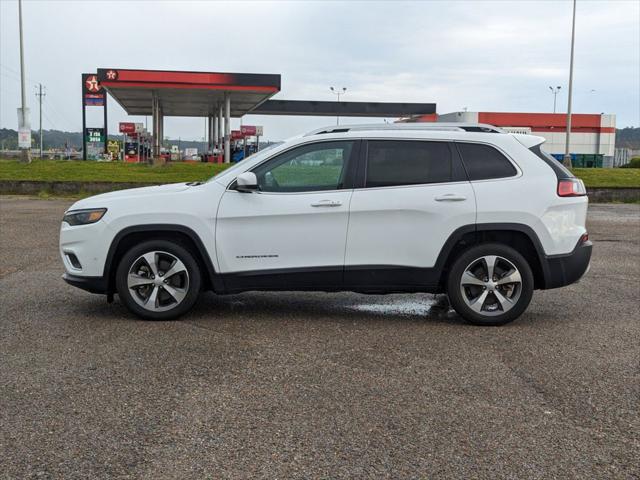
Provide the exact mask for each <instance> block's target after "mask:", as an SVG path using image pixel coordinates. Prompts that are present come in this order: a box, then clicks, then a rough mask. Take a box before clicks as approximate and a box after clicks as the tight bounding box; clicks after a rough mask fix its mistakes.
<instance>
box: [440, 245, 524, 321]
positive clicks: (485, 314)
mask: <svg viewBox="0 0 640 480" xmlns="http://www.w3.org/2000/svg"><path fill="white" fill-rule="evenodd" d="M486 256H497V257H501V259H500V260H499V261H498V262H497V263H496V265H497V266H496V268H495V272H496V275H497V278H500V274H501V273H500V272H501V271H502V270H500V269H501V268H504V267H506V266H507V265H509V263H511V264H512V265H513V266H515V268H516V269H517V271H518V272H519V274H520V279H521V282H520V284H519V285H518V284H517V283H515V282H514V283H513V284H508V285H500V286H495V284H493V285H491V286H489V287H484V286H476V285H470V286H464V287H463V286H462V285H461V283H462V276H463V274H464V273H465V271H466V270H467V268H469V267H472V266H474V265H475V266H476V268H480V269H481V270H482V265H484V266H485V267H486V264H487V262H484V263H482V262H483V261H482V258H483V257H486ZM504 260H506V262H505V261H504ZM475 262H480V263H477V264H476V263H475ZM499 270H500V271H499ZM504 270H506V268H504ZM502 274H503V275H505V276H506V273H502ZM476 276H477V275H476ZM465 278H468V277H465ZM481 280H485V278H482V279H481ZM492 280H493V279H492ZM465 285H466V284H465ZM487 289H488V291H487V293H486V294H485V293H484V291H486V290H487ZM505 289H511V290H509V291H508V292H507V291H506V290H505ZM516 289H518V290H516ZM493 291H497V292H498V293H497V294H494V293H489V292H493ZM516 291H517V292H519V293H518V295H517V296H516V293H515V292H516ZM474 293H475V295H477V297H476V298H477V299H480V298H481V295H482V294H484V295H485V296H484V297H483V298H484V299H486V300H484V301H483V302H482V303H480V306H479V307H477V306H476V308H480V309H481V311H480V312H478V311H476V310H474V309H472V308H471V307H470V306H469V304H468V303H467V302H468V301H470V300H471V301H472V300H474V299H473V298H470V297H473V296H474ZM503 293H504V294H505V295H502V294H503ZM447 294H448V296H449V301H450V302H451V306H452V307H453V308H454V310H455V311H456V312H458V314H459V315H460V316H461V317H462V318H464V319H465V320H467V321H468V322H470V323H472V324H474V325H482V326H496V325H504V324H506V323H509V322H511V321H513V320H515V319H516V318H518V317H519V316H520V315H522V313H523V312H524V311H525V310H526V309H527V307H528V306H529V302H531V297H532V296H533V273H532V271H531V267H530V266H529V263H528V262H527V260H526V259H525V258H524V257H523V256H522V255H521V254H520V253H518V252H517V251H516V250H514V249H513V248H511V247H508V246H507V245H503V244H499V243H488V244H482V245H477V246H474V247H471V248H470V249H468V250H466V251H465V252H463V253H462V254H461V255H460V256H459V257H458V258H457V259H456V260H455V261H454V262H453V265H452V266H451V269H450V270H449V275H448V278H447ZM509 294H511V295H513V297H512V298H513V302H512V303H511V304H510V305H509V304H508V305H507V307H508V310H506V311H505V309H504V308H502V306H501V305H502V302H500V301H499V299H498V297H499V296H501V297H502V298H503V300H504V297H505V296H508V295H509ZM463 295H465V296H466V298H467V300H465V298H463ZM505 304H507V302H505ZM476 305H478V304H476ZM492 309H493V310H492ZM501 311H503V312H504V313H500V312H501Z"/></svg>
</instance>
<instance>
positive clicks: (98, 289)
mask: <svg viewBox="0 0 640 480" xmlns="http://www.w3.org/2000/svg"><path fill="white" fill-rule="evenodd" d="M62 279H63V280H64V281H65V282H67V283H68V284H69V285H73V286H74V287H78V288H81V289H82V290H86V291H87V292H91V293H101V294H105V293H107V283H108V282H107V280H106V279H105V278H104V277H80V276H78V275H71V274H70V273H65V274H64V275H62Z"/></svg>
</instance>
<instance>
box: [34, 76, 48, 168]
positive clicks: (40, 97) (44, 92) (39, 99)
mask: <svg viewBox="0 0 640 480" xmlns="http://www.w3.org/2000/svg"><path fill="white" fill-rule="evenodd" d="M46 95H47V94H46V91H43V90H42V84H41V83H39V84H38V90H37V91H36V97H38V103H39V104H40V158H42V97H44V96H46Z"/></svg>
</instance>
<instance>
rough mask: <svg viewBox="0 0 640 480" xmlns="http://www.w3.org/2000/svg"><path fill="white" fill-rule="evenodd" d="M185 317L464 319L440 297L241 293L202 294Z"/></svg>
mask: <svg viewBox="0 0 640 480" xmlns="http://www.w3.org/2000/svg"><path fill="white" fill-rule="evenodd" d="M185 318H189V319H191V320H197V321H198V322H215V321H217V320H220V319H221V318H224V319H225V320H232V319H236V320H252V319H258V320H261V321H274V322H278V321H283V320H287V321H309V320H311V321H313V320H322V321H330V322H338V323H351V322H354V321H357V322H361V321H382V322H389V321H398V322H425V321H429V322H437V323H446V324H451V325H456V324H464V325H466V323H465V322H464V320H463V319H462V318H461V317H460V316H459V315H457V314H456V313H455V312H454V311H453V310H451V309H450V308H449V304H448V300H447V297H446V296H445V295H431V294H391V295H363V294H356V293H350V292H344V293H323V292H247V293H242V294H237V295H215V294H212V293H206V294H203V295H202V296H201V298H200V300H199V301H198V303H197V304H196V305H195V306H194V309H193V310H192V312H190V313H189V314H188V315H187V316H186V317H185Z"/></svg>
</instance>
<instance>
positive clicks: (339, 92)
mask: <svg viewBox="0 0 640 480" xmlns="http://www.w3.org/2000/svg"><path fill="white" fill-rule="evenodd" d="M329 90H331V92H332V93H334V94H335V95H337V96H338V103H340V95H344V94H345V93H347V87H342V89H338V88H334V87H329ZM336 125H340V115H339V114H338V115H336Z"/></svg>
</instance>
